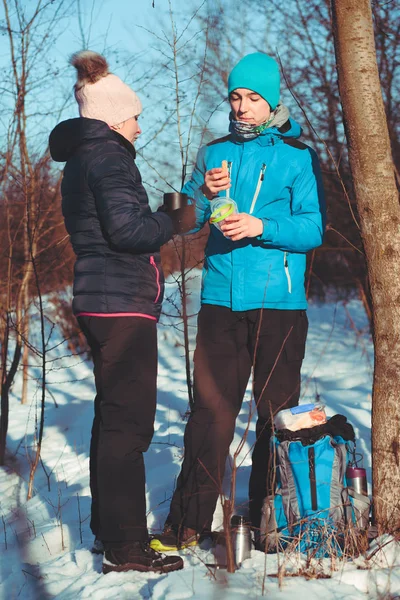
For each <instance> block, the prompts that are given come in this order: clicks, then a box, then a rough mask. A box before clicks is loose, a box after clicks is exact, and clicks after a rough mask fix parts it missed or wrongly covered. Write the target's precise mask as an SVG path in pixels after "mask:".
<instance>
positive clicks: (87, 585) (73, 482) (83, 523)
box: [0, 282, 400, 600]
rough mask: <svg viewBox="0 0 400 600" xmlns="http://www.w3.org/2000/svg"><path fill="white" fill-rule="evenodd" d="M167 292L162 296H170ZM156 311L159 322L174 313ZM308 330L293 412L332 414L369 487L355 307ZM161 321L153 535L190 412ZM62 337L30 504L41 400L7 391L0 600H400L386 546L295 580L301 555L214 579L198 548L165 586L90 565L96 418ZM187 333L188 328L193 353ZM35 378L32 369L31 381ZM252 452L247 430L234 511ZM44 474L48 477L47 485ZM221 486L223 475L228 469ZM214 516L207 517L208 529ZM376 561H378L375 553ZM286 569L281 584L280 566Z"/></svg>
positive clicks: (162, 579)
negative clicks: (349, 436)
mask: <svg viewBox="0 0 400 600" xmlns="http://www.w3.org/2000/svg"><path fill="white" fill-rule="evenodd" d="M197 285H198V283H196V282H194V284H193V287H194V291H193V293H192V296H191V303H190V311H191V312H193V313H195V312H196V310H197V308H198V292H197V291H196V290H197V287H196V286H197ZM173 290H174V284H173V283H170V284H169V285H167V288H166V295H167V296H168V295H171V293H172V291H173ZM173 304H174V303H169V302H165V304H164V310H165V312H171V313H172V312H173V311H174V310H175V308H174V306H173ZM308 316H309V321H310V329H309V335H308V341H307V353H306V358H305V361H304V366H303V371H302V378H303V386H302V402H304V401H307V400H313V399H315V398H316V397H317V396H318V397H319V398H320V399H321V401H322V402H324V403H325V404H326V407H327V412H328V414H329V415H333V414H335V413H341V414H344V415H346V416H347V417H348V419H349V420H350V422H351V423H352V424H353V426H354V428H355V431H356V434H357V439H358V450H359V451H361V452H362V453H363V454H364V466H365V467H366V468H367V473H368V478H369V480H370V479H371V471H370V465H371V454H370V409H371V381H372V364H373V351H372V342H371V339H370V336H369V334H368V331H367V329H368V328H367V322H366V319H365V316H364V313H363V310H362V307H361V305H360V303H359V302H357V301H351V302H349V303H347V304H346V305H344V304H342V303H338V304H325V305H320V306H319V305H315V304H311V305H310V308H309V311H308ZM172 321H173V320H172V319H171V318H169V317H167V316H164V317H163V319H162V324H161V325H160V327H159V377H158V410H157V417H156V424H155V435H154V439H153V443H152V445H151V447H150V450H149V451H148V452H147V454H146V458H145V460H146V468H147V501H148V511H149V515H148V524H149V527H150V528H151V529H158V528H160V527H161V526H162V524H163V521H164V518H165V516H166V514H167V512H168V506H169V498H170V496H171V493H172V490H173V488H174V484H175V478H176V476H177V474H178V472H179V465H180V461H181V458H182V446H183V431H184V427H185V419H184V414H185V412H186V410H187V407H188V402H187V390H186V381H185V367H184V358H183V349H182V347H181V346H180V345H179V344H178V340H179V339H180V333H179V331H177V329H176V328H174V327H173V326H171V323H172ZM57 336H59V333H58V332H57V331H56V330H55V331H54V332H53V338H52V339H53V343H51V344H50V345H53V346H55V348H54V349H53V350H52V351H51V352H50V354H49V357H48V358H49V359H50V360H51V362H50V363H49V368H50V371H49V373H48V387H49V390H50V392H51V394H52V396H53V398H54V400H55V401H56V402H57V405H58V407H56V405H55V403H54V401H53V398H52V397H51V396H48V399H47V407H46V424H45V435H44V441H43V449H42V461H43V468H42V466H39V468H38V471H37V474H36V478H35V495H34V497H33V498H32V499H31V500H30V501H28V502H27V501H26V494H27V480H28V473H29V463H28V457H29V455H30V454H31V453H32V443H33V432H34V428H35V419H36V418H37V409H36V404H37V403H39V401H40V398H39V392H36V393H34V388H35V384H34V382H31V384H30V386H31V392H32V393H31V398H30V403H29V404H28V405H25V406H22V405H21V404H20V403H19V401H18V397H19V394H20V386H21V382H20V380H18V381H17V382H16V384H15V386H14V389H13V397H12V404H11V408H10V424H9V435H8V450H9V460H8V466H7V467H6V468H2V469H1V470H0V494H1V496H0V497H1V501H0V515H1V518H2V523H0V549H1V562H0V597H1V598H4V599H7V600H8V599H12V598H21V599H23V600H30V599H35V600H36V599H40V600H42V599H45V598H57V599H59V600H72V599H77V598H89V597H90V598H91V599H92V600H100V599H103V598H107V599H110V598H111V599H114V598H115V599H118V600H121V599H130V600H131V599H136V598H152V599H155V600H178V599H186V598H198V599H207V600H208V599H213V600H220V599H221V600H222V599H228V598H229V599H236V598H238V599H239V598H243V597H247V598H261V597H263V595H265V596H267V597H269V598H274V599H275V598H276V599H279V600H289V599H290V600H292V599H293V597H294V596H295V597H296V600H313V599H314V598H315V599H317V598H318V599H320V598H321V597H323V598H324V600H341V599H344V598H349V599H354V600H356V599H358V598H398V597H400V555H399V553H398V552H397V547H396V545H395V544H394V543H393V542H392V541H391V540H390V539H387V540H386V539H385V540H383V539H381V540H379V541H380V542H381V543H383V542H384V543H386V545H385V546H384V547H383V548H382V549H379V548H378V546H377V542H374V545H372V547H371V549H370V550H369V552H370V554H373V557H372V558H370V560H368V561H366V560H365V559H364V558H359V559H357V560H356V561H349V562H340V561H339V562H337V563H336V565H332V564H331V562H330V561H329V560H328V559H324V561H325V562H324V561H322V562H323V564H322V565H321V566H320V567H319V568H320V569H323V571H324V572H325V573H328V574H329V575H330V577H329V578H317V577H313V575H312V569H310V568H309V569H308V571H307V573H308V576H307V577H305V576H304V575H303V576H297V577H293V573H297V572H298V571H299V570H301V569H303V573H304V566H305V563H304V559H303V558H301V557H300V556H287V555H285V556H282V555H280V556H277V555H264V554H263V553H261V552H257V551H252V556H251V558H250V559H248V560H247V561H245V563H244V564H243V566H242V568H241V569H239V570H238V571H237V572H236V573H234V574H227V573H226V571H223V570H219V571H216V572H214V570H210V569H209V568H207V567H206V564H205V563H209V562H213V560H212V557H211V558H210V553H209V552H208V551H207V550H205V549H202V550H200V549H196V550H194V551H193V550H191V551H183V552H182V553H181V554H182V556H183V558H184V562H185V568H184V570H182V571H179V572H175V573H171V574H169V575H156V574H150V575H148V574H140V573H134V572H130V573H120V574H117V573H111V574H109V575H106V576H104V575H102V574H101V561H102V558H101V557H100V556H96V555H93V554H91V552H90V547H91V542H92V535H91V533H90V530H89V511H90V494H89V458H88V451H89V435H90V426H91V420H92V414H93V395H94V386H93V378H92V371H91V364H90V363H88V362H85V361H84V360H83V359H82V358H80V357H76V356H72V355H71V354H70V352H69V351H68V349H67V348H66V346H65V345H59V346H57V340H58V338H57ZM194 336H195V327H194V326H192V327H191V339H192V346H193V345H194V344H193V342H194ZM38 373H39V371H37V372H36V371H35V370H32V373H31V375H32V376H35V375H36V376H37V375H38ZM249 400H250V387H249V389H248V393H247V396H246V398H245V401H244V403H243V408H242V412H241V414H240V416H239V418H238V421H237V431H236V435H235V439H234V441H233V445H232V450H234V449H235V447H236V446H237V444H238V442H239V440H240V438H241V435H242V433H243V431H244V429H245V427H246V423H247V415H248V411H249ZM253 443H254V423H253V424H252V428H251V433H250V435H249V438H248V440H247V442H246V444H245V446H244V448H243V451H242V455H241V457H242V465H241V468H240V472H239V477H238V489H237V502H238V503H242V502H245V501H246V494H247V480H248V476H249V471H250V449H251V446H252V444H253ZM46 473H47V475H46ZM227 474H228V476H229V469H228V470H227ZM218 520H219V514H218V510H217V511H216V516H215V524H216V526H217V525H218ZM373 550H376V552H375V553H374V552H373ZM282 564H284V565H286V572H287V573H289V574H290V573H292V576H285V577H284V578H283V579H282V580H279V579H278V577H277V574H278V569H279V567H282Z"/></svg>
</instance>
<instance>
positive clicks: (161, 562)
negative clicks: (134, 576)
mask: <svg viewBox="0 0 400 600" xmlns="http://www.w3.org/2000/svg"><path fill="white" fill-rule="evenodd" d="M113 546H114V544H113ZM179 569H183V560H182V559H181V557H180V556H163V555H162V554H160V553H159V552H155V551H154V550H152V549H151V548H150V546H149V544H148V543H147V542H125V543H124V544H123V545H121V546H116V547H111V548H107V545H106V548H105V552H104V558H103V573H104V574H105V575H106V574H107V573H111V571H117V572H121V571H142V572H144V573H148V572H152V573H170V572H171V571H179Z"/></svg>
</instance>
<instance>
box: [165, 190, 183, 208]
mask: <svg viewBox="0 0 400 600" xmlns="http://www.w3.org/2000/svg"><path fill="white" fill-rule="evenodd" d="M187 203H188V197H187V194H182V193H181V192H168V193H166V194H164V206H165V207H166V209H167V211H169V212H171V211H173V210H177V209H178V208H184V207H185V206H187Z"/></svg>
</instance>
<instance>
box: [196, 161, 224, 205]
mask: <svg viewBox="0 0 400 600" xmlns="http://www.w3.org/2000/svg"><path fill="white" fill-rule="evenodd" d="M230 187H231V180H230V179H229V175H228V172H227V171H226V170H225V171H224V170H223V169H221V168H218V167H216V168H215V169H210V170H209V171H206V174H205V175H204V183H203V185H202V188H201V189H202V192H203V194H204V195H205V196H206V198H208V200H212V199H213V198H214V196H216V195H217V194H218V192H222V191H223V190H227V189H229V188H230Z"/></svg>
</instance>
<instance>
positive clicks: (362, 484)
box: [346, 467, 368, 496]
mask: <svg viewBox="0 0 400 600" xmlns="http://www.w3.org/2000/svg"><path fill="white" fill-rule="evenodd" d="M346 481H347V485H348V487H349V488H353V490H354V491H355V492H357V494H362V495H363V496H368V484H367V473H366V471H365V469H363V468H362V467H347V469H346Z"/></svg>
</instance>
